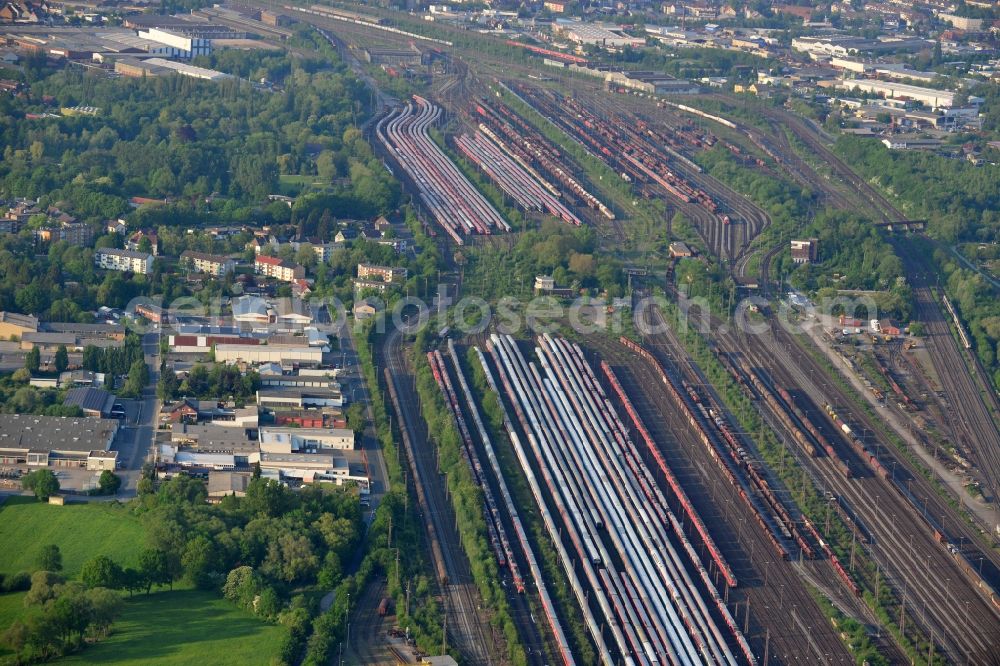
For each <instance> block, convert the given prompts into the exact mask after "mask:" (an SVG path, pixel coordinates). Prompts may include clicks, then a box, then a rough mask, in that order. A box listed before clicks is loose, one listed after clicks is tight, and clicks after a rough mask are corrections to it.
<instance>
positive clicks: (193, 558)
mask: <svg viewBox="0 0 1000 666" xmlns="http://www.w3.org/2000/svg"><path fill="white" fill-rule="evenodd" d="M218 563H219V554H218V551H217V550H216V547H215V544H214V543H212V541H211V540H209V539H208V538H207V537H205V536H204V535H200V534H199V535H198V536H196V537H195V538H193V539H191V540H190V541H188V543H187V546H186V547H185V548H184V555H183V556H182V557H181V564H182V565H183V566H184V575H185V576H187V579H188V580H189V581H191V582H192V583H194V585H195V586H196V587H199V588H201V589H209V588H211V587H212V586H213V582H214V580H213V579H214V576H215V574H216V572H217V571H218Z"/></svg>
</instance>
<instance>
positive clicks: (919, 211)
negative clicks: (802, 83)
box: [836, 137, 1000, 384]
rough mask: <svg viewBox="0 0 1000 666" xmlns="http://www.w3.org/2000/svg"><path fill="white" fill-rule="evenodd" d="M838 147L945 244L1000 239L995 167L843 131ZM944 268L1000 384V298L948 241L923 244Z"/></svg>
mask: <svg viewBox="0 0 1000 666" xmlns="http://www.w3.org/2000/svg"><path fill="white" fill-rule="evenodd" d="M836 149H837V152H838V153H839V154H840V155H841V156H843V157H844V158H845V159H846V161H847V162H848V163H850V164H851V165H852V166H853V167H854V168H855V169H857V170H858V171H859V172H860V173H861V174H862V175H864V176H865V177H866V178H870V179H873V180H875V181H876V182H877V183H878V184H879V185H881V186H882V187H883V188H885V189H886V190H888V191H890V192H892V193H893V194H894V195H895V196H896V197H897V199H898V200H899V201H900V203H901V207H902V208H903V210H904V211H905V212H906V213H907V214H908V215H910V216H911V217H913V218H920V219H926V220H927V224H928V233H929V235H931V236H932V237H934V238H935V239H938V240H939V241H940V242H941V244H942V246H949V245H954V244H955V243H958V242H962V241H968V242H975V243H996V242H998V241H1000V179H998V178H997V177H996V168H995V167H989V166H988V167H975V166H973V165H971V164H969V163H968V162H965V161H960V160H952V159H947V158H944V157H940V156H938V155H934V154H931V153H925V152H922V151H920V152H918V151H902V150H901V151H890V150H887V149H886V148H885V147H884V146H882V145H881V144H879V143H878V142H876V141H865V140H863V139H858V138H851V137H841V138H840V139H838V141H837V145H836ZM913 250H914V251H922V252H925V253H926V254H927V255H928V256H929V257H932V258H933V263H934V264H935V265H936V267H937V268H938V269H939V270H940V271H941V273H942V280H941V286H942V287H943V288H944V290H945V291H946V292H947V294H948V295H949V296H950V297H951V299H952V301H953V302H954V303H955V306H956V307H957V308H958V310H959V314H960V316H961V317H962V319H963V320H964V321H965V322H966V324H967V326H968V328H969V333H970V334H971V335H972V338H973V343H974V346H975V349H976V353H977V355H978V356H979V359H980V361H982V363H983V365H984V366H985V367H986V369H987V372H988V373H990V374H991V375H992V377H993V380H994V382H995V383H997V384H1000V364H998V362H997V354H998V348H997V347H998V344H1000V301H998V299H997V297H996V289H995V288H994V287H993V286H992V285H991V284H990V283H989V281H988V280H987V279H986V278H985V277H984V276H983V275H981V274H979V273H978V272H976V271H973V270H970V269H969V268H968V267H966V266H963V265H962V264H961V263H960V262H959V261H957V260H956V259H955V257H954V255H953V254H951V253H950V252H948V251H947V250H946V249H945V247H940V248H934V247H931V246H930V245H928V244H925V243H921V242H916V241H915V247H914V248H913Z"/></svg>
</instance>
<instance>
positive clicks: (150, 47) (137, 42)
mask: <svg viewBox="0 0 1000 666" xmlns="http://www.w3.org/2000/svg"><path fill="white" fill-rule="evenodd" d="M95 36H96V37H97V38H99V39H101V40H104V41H106V42H114V43H115V44H121V45H122V46H130V47H132V48H136V49H141V50H143V51H155V50H156V49H160V48H163V44H160V43H157V42H154V41H152V40H149V39H143V38H142V37H139V36H137V35H136V34H135V33H134V32H132V31H127V32H124V31H123V32H103V31H102V32H99V33H96V34H95Z"/></svg>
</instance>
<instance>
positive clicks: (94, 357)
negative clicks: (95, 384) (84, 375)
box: [80, 345, 101, 372]
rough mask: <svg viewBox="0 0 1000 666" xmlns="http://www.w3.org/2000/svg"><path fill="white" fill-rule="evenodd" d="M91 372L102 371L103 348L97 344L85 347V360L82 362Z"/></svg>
mask: <svg viewBox="0 0 1000 666" xmlns="http://www.w3.org/2000/svg"><path fill="white" fill-rule="evenodd" d="M80 365H82V366H83V367H84V369H85V370H90V371H91V372H100V371H101V348H100V347H98V346H97V345H87V346H86V347H84V348H83V362H82V363H81V364H80Z"/></svg>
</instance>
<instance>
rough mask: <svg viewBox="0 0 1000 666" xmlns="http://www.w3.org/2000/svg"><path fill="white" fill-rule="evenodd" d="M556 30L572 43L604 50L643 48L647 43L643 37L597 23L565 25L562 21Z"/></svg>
mask: <svg viewBox="0 0 1000 666" xmlns="http://www.w3.org/2000/svg"><path fill="white" fill-rule="evenodd" d="M556 30H557V31H559V32H561V33H562V34H564V35H565V36H566V39H569V40H570V41H573V42H576V43H578V44H591V45H593V46H601V47H604V48H609V47H610V48H622V47H625V46H642V45H644V44H645V43H646V40H645V38H643V37H631V36H629V35H626V34H625V33H623V32H621V31H620V30H612V29H610V28H607V27H605V26H602V25H598V24H595V23H577V22H567V23H564V22H562V21H561V20H560V21H557V25H556Z"/></svg>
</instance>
